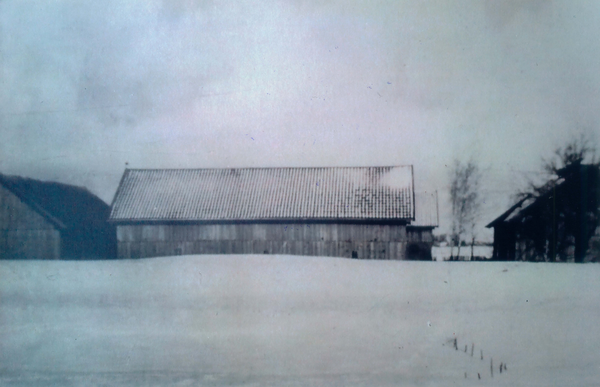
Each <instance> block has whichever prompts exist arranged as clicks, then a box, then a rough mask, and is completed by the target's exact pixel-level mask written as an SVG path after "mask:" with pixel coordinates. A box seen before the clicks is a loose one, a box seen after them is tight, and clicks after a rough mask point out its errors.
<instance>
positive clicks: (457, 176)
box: [450, 159, 481, 258]
mask: <svg viewBox="0 0 600 387" xmlns="http://www.w3.org/2000/svg"><path fill="white" fill-rule="evenodd" d="M480 184H481V173H480V170H479V167H478V165H477V164H476V163H475V161H474V160H473V159H470V160H469V161H468V162H466V163H464V162H461V161H460V160H454V164H453V166H452V169H451V171H450V200H451V202H452V231H451V238H452V246H451V247H450V248H451V250H450V251H451V252H450V255H451V256H453V253H454V249H453V247H454V246H457V247H458V251H457V254H456V255H457V257H460V246H461V244H462V243H463V242H464V241H465V238H466V237H467V236H468V237H470V240H471V258H473V245H474V244H475V236H476V225H477V220H478V216H479V212H480V207H481V195H480V192H479V191H480Z"/></svg>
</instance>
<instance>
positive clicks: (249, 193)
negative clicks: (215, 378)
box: [109, 166, 415, 259]
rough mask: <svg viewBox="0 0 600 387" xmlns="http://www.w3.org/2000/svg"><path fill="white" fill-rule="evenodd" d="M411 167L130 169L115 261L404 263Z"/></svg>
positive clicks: (117, 209)
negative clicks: (240, 258) (293, 258)
mask: <svg viewBox="0 0 600 387" xmlns="http://www.w3.org/2000/svg"><path fill="white" fill-rule="evenodd" d="M414 219H415V196H414V189H413V169H412V166H387V167H329V168H234V169H127V170H125V173H124V175H123V178H122V180H121V183H120V185H119V188H118V190H117V192H116V194H115V198H114V200H113V204H112V210H111V215H110V218H109V221H110V222H111V223H112V224H114V225H115V226H116V228H117V246H118V256H119V257H121V258H139V257H153V256H165V255H183V254H294V255H314V256H332V257H348V258H358V259H406V258H407V257H409V256H408V255H407V246H408V237H407V225H409V224H410V223H411V222H412V221H414Z"/></svg>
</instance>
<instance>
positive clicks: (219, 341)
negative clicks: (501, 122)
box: [0, 255, 600, 386]
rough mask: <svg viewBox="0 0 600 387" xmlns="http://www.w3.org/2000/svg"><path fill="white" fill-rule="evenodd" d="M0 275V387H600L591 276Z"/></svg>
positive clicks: (228, 264) (126, 266) (596, 292)
mask: <svg viewBox="0 0 600 387" xmlns="http://www.w3.org/2000/svg"><path fill="white" fill-rule="evenodd" d="M0 279H1V281H0V384H5V385H16V386H20V385H23V386H25V385H40V386H42V385H49V384H54V385H59V384H60V385H77V386H79V385H116V386H119V385H123V386H125V385H127V386H129V385H135V386H137V385H139V386H153V385H156V386H159V385H160V386H162V385H164V386H167V385H168V386H171V385H181V386H184V385H185V386H187V385H190V386H193V385H202V386H221V385H240V386H250V385H261V386H270V385H272V386H282V385H289V386H296V385H298V386H306V385H314V386H328V385H329V386H337V385H340V386H342V385H343V386H349V385H355V386H397V385H403V386H412V385H419V386H448V385H461V386H470V385H473V386H488V385H489V386H565V385H578V386H592V385H597V383H598V380H600V378H599V377H600V351H598V348H600V328H599V324H598V322H599V321H600V320H599V318H600V306H599V305H600V304H599V303H598V300H599V297H600V266H599V265H594V264H589V265H572V264H571V265H570V264H536V263H499V262H408V261H361V260H350V259H341V258H320V257H298V256H269V255H267V256H244V255H239V256H236V255H232V256H223V255H212V256H211V255H206V256H187V257H167V258H155V259H144V260H123V261H83V262H73V261H53V262H48V261H0ZM454 339H456V341H457V347H458V350H456V349H455V348H454ZM465 345H467V346H468V348H467V353H465V352H464V349H465V348H464V347H465ZM472 345H474V351H473V352H474V355H473V357H471V346H472ZM480 351H483V355H484V359H483V360H481V359H480ZM490 358H493V364H494V377H493V378H492V377H491V374H490ZM500 362H503V363H506V364H507V370H506V371H505V372H502V374H500V373H499V366H500ZM465 373H466V374H467V378H466V379H465ZM477 373H479V374H480V375H481V380H479V379H478V378H477Z"/></svg>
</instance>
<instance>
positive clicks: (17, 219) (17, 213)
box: [0, 174, 116, 259]
mask: <svg viewBox="0 0 600 387" xmlns="http://www.w3.org/2000/svg"><path fill="white" fill-rule="evenodd" d="M109 213H110V207H109V206H108V204H106V203H104V202H103V201H102V200H100V199H99V198H98V197H96V196H95V195H93V194H92V193H91V192H89V191H88V190H86V189H85V188H81V187H75V186H72V185H66V184H61V183H56V182H47V181H39V180H34V179H28V178H23V177H19V176H6V175H2V174H0V258H4V259H90V258H114V257H115V255H116V252H115V250H116V241H115V229H114V226H112V225H110V224H109V223H108V222H107V219H108V215H109Z"/></svg>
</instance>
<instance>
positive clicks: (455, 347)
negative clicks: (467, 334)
mask: <svg viewBox="0 0 600 387" xmlns="http://www.w3.org/2000/svg"><path fill="white" fill-rule="evenodd" d="M454 349H456V350H457V351H458V343H457V342H456V339H454Z"/></svg>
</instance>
